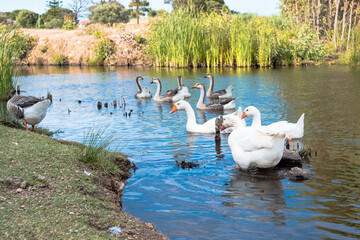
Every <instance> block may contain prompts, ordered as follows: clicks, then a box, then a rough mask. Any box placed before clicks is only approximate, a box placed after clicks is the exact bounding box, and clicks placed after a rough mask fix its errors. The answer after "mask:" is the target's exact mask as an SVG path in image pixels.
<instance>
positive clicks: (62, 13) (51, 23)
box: [41, 8, 76, 28]
mask: <svg viewBox="0 0 360 240" xmlns="http://www.w3.org/2000/svg"><path fill="white" fill-rule="evenodd" d="M66 16H68V17H71V18H72V19H74V20H75V21H76V16H75V13H74V12H73V11H71V10H70V9H67V8H58V9H57V15H55V16H54V15H53V14H52V11H51V9H49V10H48V11H47V12H46V13H44V14H43V15H41V20H42V21H43V22H44V23H45V27H46V28H62V25H63V23H64V17H66Z"/></svg>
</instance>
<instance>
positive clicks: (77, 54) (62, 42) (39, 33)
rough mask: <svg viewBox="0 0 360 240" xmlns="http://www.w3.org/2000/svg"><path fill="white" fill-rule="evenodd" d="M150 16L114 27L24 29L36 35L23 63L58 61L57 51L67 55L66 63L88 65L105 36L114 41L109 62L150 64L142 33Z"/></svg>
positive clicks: (33, 63) (121, 64) (94, 25)
mask: <svg viewBox="0 0 360 240" xmlns="http://www.w3.org/2000/svg"><path fill="white" fill-rule="evenodd" d="M150 21H151V19H148V18H144V19H141V21H140V24H136V19H132V20H131V21H130V22H129V23H127V24H118V25H115V26H114V27H111V28H110V27H106V26H105V25H99V24H90V25H88V26H87V27H86V28H78V29H75V30H62V29H22V31H23V32H24V33H25V34H29V35H30V36H32V37H35V41H34V44H33V47H32V49H31V50H30V51H29V52H28V54H27V56H26V57H25V58H24V59H22V61H21V64H25V65H26V64H31V65H41V64H44V65H51V64H56V61H55V58H56V56H58V55H60V54H61V55H63V56H64V57H65V64H70V65H88V64H89V59H91V58H93V56H94V44H96V43H97V42H98V41H99V40H100V38H102V37H105V38H107V39H109V40H111V41H112V43H113V44H114V46H115V52H114V53H112V55H111V57H110V60H108V63H109V64H111V65H116V66H129V65H131V66H136V65H144V66H151V63H150V61H149V60H148V59H147V56H146V54H145V52H144V43H143V42H141V41H139V39H140V40H141V38H140V36H142V37H146V35H147V29H148V26H149V23H150Z"/></svg>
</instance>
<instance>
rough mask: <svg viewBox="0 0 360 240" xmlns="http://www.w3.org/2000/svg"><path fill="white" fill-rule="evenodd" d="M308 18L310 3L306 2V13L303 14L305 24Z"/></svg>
mask: <svg viewBox="0 0 360 240" xmlns="http://www.w3.org/2000/svg"><path fill="white" fill-rule="evenodd" d="M309 16H310V3H309V0H307V1H306V12H305V24H307V22H308V17H309Z"/></svg>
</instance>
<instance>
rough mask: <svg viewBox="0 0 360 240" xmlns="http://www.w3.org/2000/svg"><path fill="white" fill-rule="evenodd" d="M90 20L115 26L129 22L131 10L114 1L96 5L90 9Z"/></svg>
mask: <svg viewBox="0 0 360 240" xmlns="http://www.w3.org/2000/svg"><path fill="white" fill-rule="evenodd" d="M90 11H91V14H90V15H89V18H90V20H91V21H92V22H95V23H103V24H109V25H111V26H112V25H113V24H114V23H119V22H124V23H126V22H129V19H130V10H127V9H125V7H124V6H123V5H121V4H120V3H118V2H116V1H113V2H107V3H103V4H99V5H96V6H94V7H92V8H91V9H90Z"/></svg>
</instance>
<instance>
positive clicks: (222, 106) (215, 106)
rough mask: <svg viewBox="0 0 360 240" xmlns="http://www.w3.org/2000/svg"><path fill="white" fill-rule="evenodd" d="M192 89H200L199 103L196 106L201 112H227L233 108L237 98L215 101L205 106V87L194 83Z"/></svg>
mask: <svg viewBox="0 0 360 240" xmlns="http://www.w3.org/2000/svg"><path fill="white" fill-rule="evenodd" d="M193 88H198V89H200V97H199V101H198V103H197V104H196V108H197V109H201V110H227V109H234V108H235V101H236V99H237V98H226V99H217V100H213V101H211V102H209V103H207V104H205V86H204V84H202V83H196V84H195V85H194V86H193Z"/></svg>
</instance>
